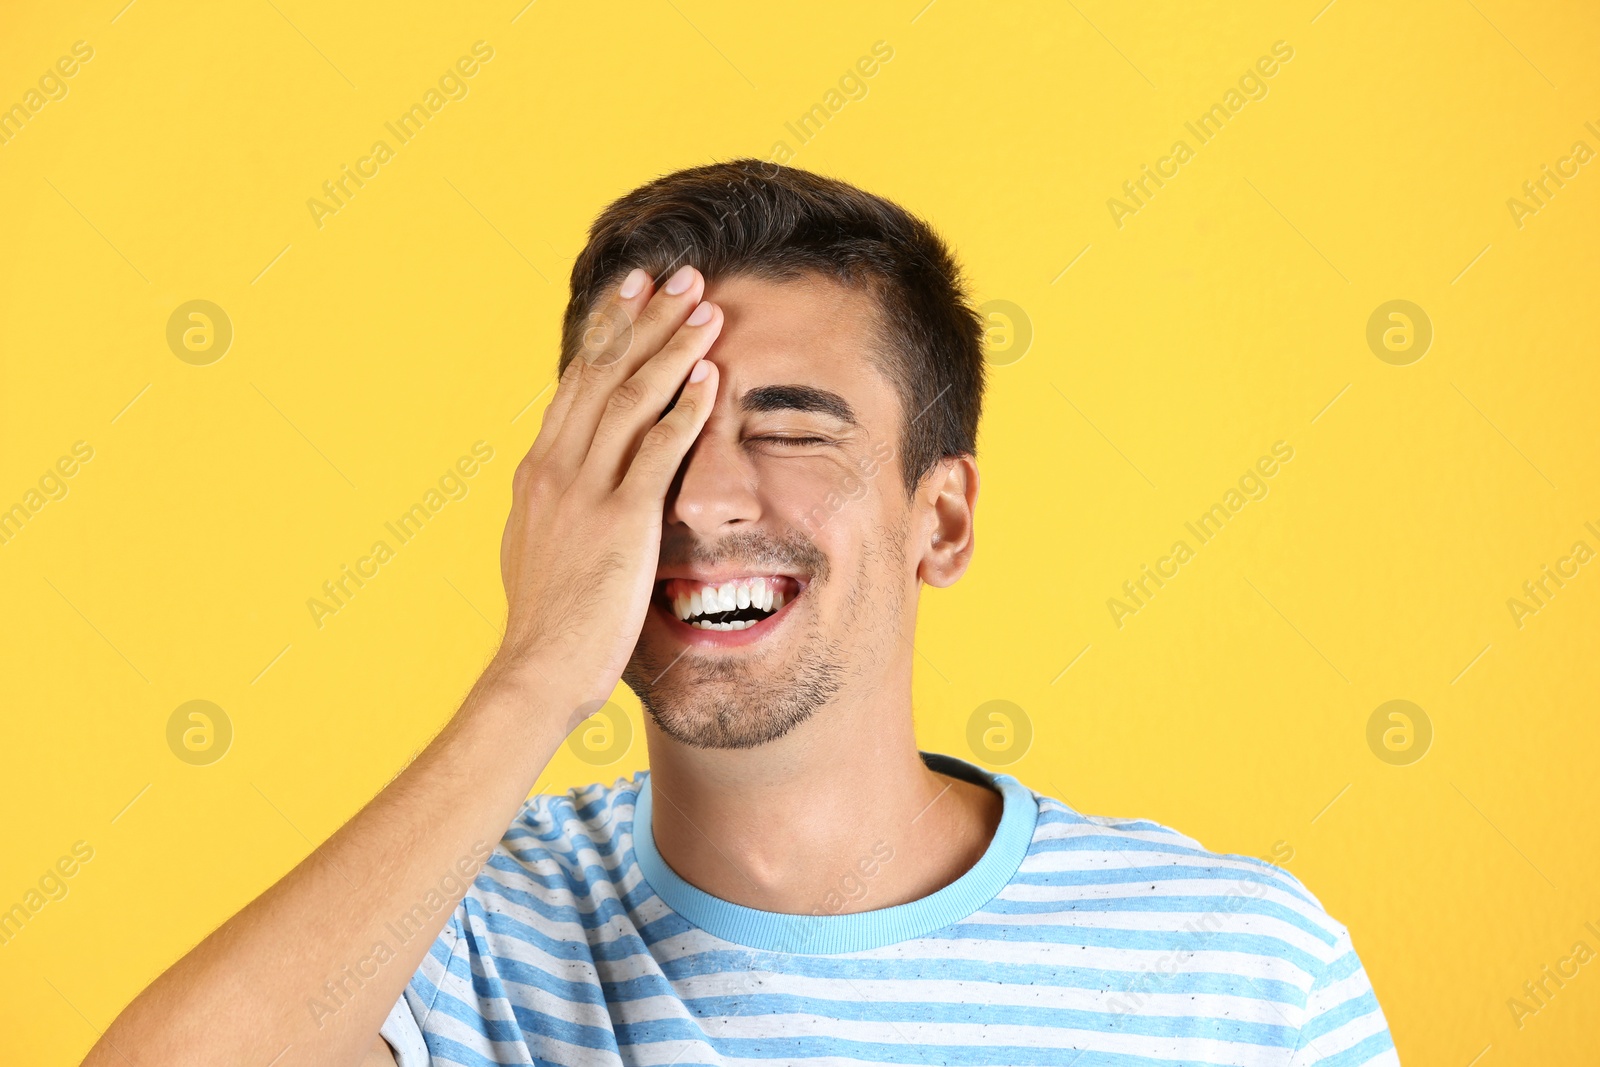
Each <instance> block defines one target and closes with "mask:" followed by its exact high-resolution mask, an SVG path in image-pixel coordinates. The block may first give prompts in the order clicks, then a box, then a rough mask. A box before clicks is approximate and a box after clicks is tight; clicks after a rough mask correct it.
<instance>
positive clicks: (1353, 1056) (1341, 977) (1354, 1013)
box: [402, 931, 1400, 1067]
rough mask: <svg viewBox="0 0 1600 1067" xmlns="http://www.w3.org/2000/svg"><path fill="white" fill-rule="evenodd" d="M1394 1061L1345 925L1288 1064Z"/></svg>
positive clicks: (1385, 1025)
mask: <svg viewBox="0 0 1600 1067" xmlns="http://www.w3.org/2000/svg"><path fill="white" fill-rule="evenodd" d="M1399 1063H1400V1059H1399V1057H1398V1056H1397V1055H1396V1053H1395V1048H1394V1039H1393V1038H1392V1037H1390V1035H1389V1022H1388V1020H1387V1019H1385V1018H1384V1016H1383V1009H1382V1008H1380V1007H1379V1006H1378V998H1377V995H1376V994H1374V993H1373V991H1372V983H1371V982H1370V981H1368V979H1367V971H1366V968H1364V967H1363V966H1362V965H1361V959H1360V957H1358V956H1357V955H1356V950H1355V946H1354V945H1353V944H1352V943H1351V941H1350V933H1349V931H1344V932H1342V933H1341V934H1340V935H1339V940H1338V942H1337V944H1336V945H1335V946H1334V950H1333V959H1332V960H1331V961H1330V962H1329V963H1328V966H1327V967H1326V968H1325V969H1324V970H1323V972H1322V974H1321V975H1319V976H1318V977H1317V979H1316V981H1315V982H1314V983H1312V986H1311V992H1310V994H1309V995H1308V996H1307V997H1306V1019H1305V1023H1304V1024H1302V1026H1301V1027H1300V1041H1299V1044H1298V1045H1296V1046H1295V1051H1294V1056H1293V1057H1292V1058H1291V1059H1290V1061H1289V1067H1314V1065H1322V1067H1357V1065H1358V1064H1371V1065H1375V1067H1399ZM402 1067H405V1065H402Z"/></svg>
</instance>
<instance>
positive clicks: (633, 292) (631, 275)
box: [617, 267, 649, 300]
mask: <svg viewBox="0 0 1600 1067" xmlns="http://www.w3.org/2000/svg"><path fill="white" fill-rule="evenodd" d="M648 277H649V275H648V274H646V273H645V272H644V268H643V267H635V268H633V269H632V270H630V271H629V272H628V276H627V277H626V278H624V279H622V288H621V289H618V290H617V295H618V296H620V297H622V299H624V300H627V299H629V298H630V297H635V296H638V295H639V290H640V289H643V288H644V280H645V279H646V278H648Z"/></svg>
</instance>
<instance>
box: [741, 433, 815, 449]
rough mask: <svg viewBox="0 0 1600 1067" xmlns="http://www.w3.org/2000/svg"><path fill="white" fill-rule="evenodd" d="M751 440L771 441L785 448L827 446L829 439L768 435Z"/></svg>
mask: <svg viewBox="0 0 1600 1067" xmlns="http://www.w3.org/2000/svg"><path fill="white" fill-rule="evenodd" d="M751 440H753V441H771V442H773V443H774V444H779V445H784V446H796V445H825V444H827V443H828V441H827V439H826V438H823V437H787V436H783V435H779V434H768V435H767V436H765V437H754V438H751Z"/></svg>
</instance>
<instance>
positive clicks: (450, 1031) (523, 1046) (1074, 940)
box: [382, 752, 1398, 1067]
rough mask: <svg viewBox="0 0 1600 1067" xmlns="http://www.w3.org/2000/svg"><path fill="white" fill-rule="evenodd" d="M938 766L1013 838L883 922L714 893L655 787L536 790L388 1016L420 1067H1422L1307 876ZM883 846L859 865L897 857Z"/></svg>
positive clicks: (850, 866) (410, 1061)
mask: <svg viewBox="0 0 1600 1067" xmlns="http://www.w3.org/2000/svg"><path fill="white" fill-rule="evenodd" d="M922 757H923V760H924V762H925V763H926V764H927V765H928V766H929V767H930V768H932V769H933V770H935V771H938V772H940V773H942V774H947V775H950V776H952V777H959V778H964V779H967V780H969V781H973V782H978V783H980V784H986V785H988V786H990V787H991V788H993V789H995V790H997V791H999V792H1000V794H1001V795H1002V797H1003V799H1004V807H1003V812H1002V815H1001V819H1000V825H999V828H998V829H997V830H996V832H995V835H994V839H993V840H992V841H991V842H990V844H989V847H988V849H987V850H986V851H985V852H984V854H983V856H982V858H981V859H980V860H979V861H978V863H977V864H976V865H974V866H973V867H972V868H971V869H970V870H968V871H967V872H966V874H964V875H962V876H961V877H960V878H958V879H957V880H956V881H954V882H952V883H951V884H949V885H948V886H945V887H944V888H943V889H940V890H939V891H937V892H935V893H933V894H931V895H930V896H926V897H923V898H921V899H920V900H915V901H911V902H909V903H906V904H900V905H896V906H894V907H889V908H881V909H878V910H875V911H861V912H844V913H841V912H840V908H842V907H843V904H842V903H833V902H827V903H824V904H823V905H822V906H820V907H819V908H817V909H815V910H816V911H818V912H820V914H811V915H788V914H780V913H776V912H766V911H758V910H756V909H753V908H747V907H743V906H741V905H737V904H732V903H730V902H728V901H725V900H722V899H720V898H718V897H714V896H711V895H710V894H708V893H705V892H703V891H702V890H700V889H697V888H696V887H694V886H693V885H690V884H689V883H688V882H686V881H684V880H683V879H682V878H680V877H678V875H677V874H676V873H675V872H674V871H673V870H672V869H671V868H670V867H668V866H667V864H666V863H665V862H664V861H663V860H662V858H661V854H660V853H659V852H657V851H656V847H655V841H654V838H653V836H652V834H651V831H650V806H651V788H650V775H649V772H648V771H640V772H638V773H637V774H636V775H635V776H634V777H633V778H632V779H631V780H630V779H618V780H617V781H616V783H615V784H613V785H612V786H610V787H606V786H604V785H591V786H587V787H584V788H579V789H573V790H571V791H569V792H567V793H565V794H554V795H540V796H536V797H533V798H532V799H530V800H529V801H528V802H527V803H526V804H525V805H524V806H523V808H522V810H521V811H520V812H519V813H518V815H517V818H516V820H515V821H514V822H513V823H512V824H511V827H510V829H509V830H508V831H507V832H506V834H505V837H504V839H503V840H501V842H500V843H499V845H498V846H497V847H496V848H495V850H494V853H493V855H492V856H491V857H490V859H489V861H488V862H487V864H486V865H485V866H484V867H483V869H482V870H481V871H480V872H479V873H478V876H477V878H476V880H475V881H474V883H473V885H472V886H471V888H470V889H469V890H468V892H467V894H466V896H465V897H464V898H463V899H462V901H461V903H460V904H459V905H458V906H457V907H456V909H455V911H454V912H453V914H452V915H451V917H450V920H449V922H448V923H447V924H446V925H445V927H444V929H443V930H442V931H441V932H440V934H439V937H438V939H437V940H436V941H435V942H434V944H433V946H432V949H431V950H430V952H429V954H428V955H427V956H426V957H425V958H424V959H423V961H422V965H421V966H420V967H419V968H418V970H417V972H416V974H415V975H414V976H413V977H412V979H411V982H410V984H409V985H408V986H407V987H406V990H405V992H404V994H403V995H402V996H401V998H400V1000H399V1001H398V1002H397V1003H396V1004H395V1006H394V1009H393V1010H392V1011H391V1012H390V1013H389V1017H388V1019H387V1020H386V1021H385V1022H384V1024H383V1029H382V1034H383V1036H384V1038H385V1039H387V1040H388V1042H389V1044H390V1045H391V1046H392V1047H393V1048H394V1049H395V1050H396V1054H397V1058H398V1059H399V1062H400V1067H425V1065H428V1064H461V1065H467V1067H481V1065H487V1064H526V1065H532V1064H572V1065H583V1067H589V1065H596V1064H657V1065H661V1067H668V1065H672V1067H693V1065H702V1064H718V1065H724V1064H746V1065H751V1067H754V1065H758V1064H759V1065H764V1067H771V1065H775V1064H806V1065H809V1067H835V1065H840V1067H842V1065H846V1064H877V1063H895V1064H964V1065H974V1067H976V1065H991V1064H1061V1065H1071V1067H1155V1065H1163V1067H1172V1065H1179V1064H1274V1065H1283V1067H1302V1065H1308V1064H1321V1065H1328V1067H1332V1065H1339V1067H1345V1065H1354V1064H1395V1063H1398V1060H1397V1059H1396V1058H1395V1053H1394V1044H1393V1042H1392V1041H1391V1039H1390V1036H1389V1030H1388V1025H1387V1023H1386V1022H1385V1021H1384V1017H1383V1012H1382V1011H1381V1010H1380V1009H1379V1007H1378V1002H1377V1000H1376V998H1375V997H1374V996H1373V992H1372V987H1371V985H1370V984H1369V983H1368V981H1367V975H1366V972H1365V970H1364V969H1363V968H1362V966H1361V961H1360V960H1359V959H1358V958H1357V956H1356V952H1355V949H1354V948H1353V947H1352V946H1351V942H1350V935H1349V934H1348V933H1347V932H1346V931H1345V928H1344V927H1343V926H1341V925H1339V924H1338V923H1337V922H1335V921H1334V920H1333V919H1331V918H1329V917H1328V915H1327V913H1326V912H1325V911H1324V910H1323V909H1322V905H1321V904H1319V903H1318V902H1317V900H1316V898H1315V897H1313V896H1312V895H1311V894H1310V893H1309V892H1307V891H1306V889H1305V887H1304V886H1302V885H1301V884H1300V882H1299V881H1298V880H1297V879H1296V878H1294V877H1293V876H1292V875H1290V874H1288V873H1287V872H1285V871H1283V870H1280V869H1279V868H1277V867H1274V866H1272V865H1271V864H1268V863H1264V862H1262V861H1260V860H1256V859H1252V858H1249V857H1246V856H1233V855H1219V854H1216V853H1212V852H1207V851H1205V850H1204V849H1203V848H1201V847H1200V846H1199V845H1198V844H1197V843H1196V842H1194V841H1193V840H1191V839H1189V838H1187V837H1184V836H1183V835H1181V834H1178V833H1176V832H1174V831H1172V830H1169V829H1167V828H1166V827H1164V826H1160V825H1158V824H1156V823H1152V822H1144V821H1129V820H1121V819H1109V818H1102V817H1097V816H1089V815H1081V814H1079V813H1078V812H1076V811H1073V810H1072V809H1071V808H1069V807H1068V806H1067V805H1066V804H1064V803H1062V802H1061V801H1060V800H1056V799H1054V798H1051V797H1048V796H1044V795H1042V794H1040V793H1038V792H1037V791H1035V790H1033V789H1030V788H1029V787H1027V786H1025V785H1023V784H1022V783H1021V782H1019V781H1018V780H1017V779H1016V778H1014V777H1012V776H1011V775H1008V774H996V773H991V772H989V771H986V770H984V769H983V768H981V767H978V766H976V765H975V764H971V763H968V762H966V761H964V760H959V759H955V758H954V757H951V756H945V755H941V754H938V753H927V752H924V753H923V754H922ZM876 851H877V854H876V855H874V856H864V857H861V858H860V859H859V860H858V859H857V858H854V857H842V858H841V863H840V867H841V870H851V871H854V870H856V869H857V868H859V870H860V872H862V873H861V875H860V877H862V878H869V877H870V873H871V872H872V871H873V870H875V869H876V868H875V867H874V864H877V863H883V862H895V860H894V858H893V855H892V849H884V850H876ZM885 851H887V853H888V854H887V855H885ZM900 862H906V861H905V860H903V859H902V860H900ZM842 884H844V885H845V888H846V890H848V888H849V880H848V879H846V880H845V882H844V883H842Z"/></svg>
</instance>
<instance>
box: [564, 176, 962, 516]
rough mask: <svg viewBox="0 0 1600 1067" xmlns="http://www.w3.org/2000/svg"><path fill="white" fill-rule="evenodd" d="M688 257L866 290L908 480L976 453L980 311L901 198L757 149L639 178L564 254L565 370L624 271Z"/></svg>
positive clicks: (715, 272)
mask: <svg viewBox="0 0 1600 1067" xmlns="http://www.w3.org/2000/svg"><path fill="white" fill-rule="evenodd" d="M682 263H688V264H690V265H692V266H694V267H695V268H696V269H698V270H699V271H700V272H701V273H702V274H704V275H705V276H706V278H707V279H708V280H709V279H712V278H716V277H719V276H732V275H738V274H748V275H752V276H755V277H760V278H765V279H768V280H772V281H785V280H793V279H797V278H800V277H803V276H804V275H806V274H808V273H816V274H820V275H823V276H824V277H827V278H830V279H832V280H834V281H836V282H839V283H841V284H844V285H847V286H850V287H859V286H865V287H867V289H868V291H869V292H871V293H872V294H873V296H874V297H875V299H876V302H877V305H878V308H879V312H880V315H879V322H878V332H879V334H880V338H879V340H880V341H882V342H883V344H884V347H885V349H886V354H887V358H886V359H883V360H880V361H879V362H878V365H879V369H880V370H881V371H882V372H883V373H884V374H885V376H886V377H887V378H888V379H889V381H890V382H891V383H892V385H893V386H894V388H895V391H896V393H897V394H898V395H899V397H900V406H901V410H902V412H903V413H904V421H905V424H904V425H903V427H902V430H901V441H900V449H899V452H900V471H901V475H902V477H903V479H904V481H905V485H906V488H907V491H908V492H914V491H915V488H916V485H917V483H918V482H919V481H920V480H921V479H922V476H923V475H924V474H926V473H927V472H928V470H929V469H930V468H931V467H933V465H934V464H935V463H936V462H938V460H940V459H941V458H943V457H945V456H952V455H962V454H966V455H976V454H977V436H978V417H979V414H980V412H981V410H982V406H983V387H984V362H983V321H982V318H981V317H980V316H979V314H978V312H977V310H976V309H975V308H973V307H972V305H971V302H970V300H969V298H968V295H967V291H966V286H965V284H964V282H963V280H962V278H961V274H960V268H959V267H958V266H957V264H956V261H955V258H954V256H952V255H951V253H950V251H949V249H948V248H946V246H945V243H944V241H943V240H941V239H940V238H939V236H938V235H937V234H936V233H934V231H933V229H932V227H930V226H929V225H928V224H927V223H925V222H923V221H922V220H921V219H919V218H917V217H916V216H914V215H912V214H911V213H910V212H908V211H906V210H905V209H904V208H902V207H900V206H899V205H898V204H894V203H892V202H890V201H888V200H885V199H883V198H882V197H879V196H874V195H873V194H871V193H867V192H864V191H862V190H861V189H858V188H856V187H855V186H853V185H850V184H848V183H846V182H842V181H839V180H837V179H834V178H825V177H823V176H822V175H819V174H814V173H812V172H810V171H806V170H800V169H799V168H796V167H781V166H779V165H777V164H775V163H769V162H766V161H764V160H759V159H734V160H729V161H728V162H725V163H713V164H708V165H706V166H700V167H691V168H688V169H686V170H680V171H675V172H673V173H671V174H667V175H664V176H662V177H660V178H657V179H655V180H654V181H651V182H648V183H646V184H644V185H641V186H640V187H639V188H637V189H635V190H633V191H632V192H630V193H628V194H626V195H625V196H622V197H620V198H619V199H617V200H615V201H613V202H612V203H611V204H610V205H609V206H608V207H607V208H606V209H605V210H604V211H603V212H601V213H600V216H599V217H598V218H597V219H595V221H594V225H593V226H591V227H590V229H589V243H588V244H587V245H586V246H585V247H584V249H583V251H582V253H580V254H579V256H578V259H577V262H575V263H574V264H573V265H572V295H571V297H570V299H569V301H568V303H567V310H566V315H565V317H564V318H563V320H562V326H561V360H560V369H562V370H565V369H566V366H567V364H568V363H569V362H571V360H572V359H573V358H574V357H575V356H576V355H577V354H578V351H579V348H580V347H581V345H582V343H583V335H584V331H585V327H586V325H587V322H588V316H589V312H590V311H591V310H592V309H593V308H594V306H595V305H596V303H597V302H598V301H599V300H600V299H601V297H602V296H603V294H604V293H605V292H606V291H607V290H608V289H610V288H611V287H613V286H615V285H616V284H617V283H619V282H620V281H621V279H622V277H623V276H624V275H626V274H627V272H628V271H630V270H632V269H633V268H635V267H643V268H644V269H645V270H647V271H649V272H650V275H651V277H653V278H655V279H657V280H658V281H659V280H661V279H662V276H663V274H665V273H666V272H668V271H671V270H675V269H677V267H678V266H679V265H680V264H682Z"/></svg>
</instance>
